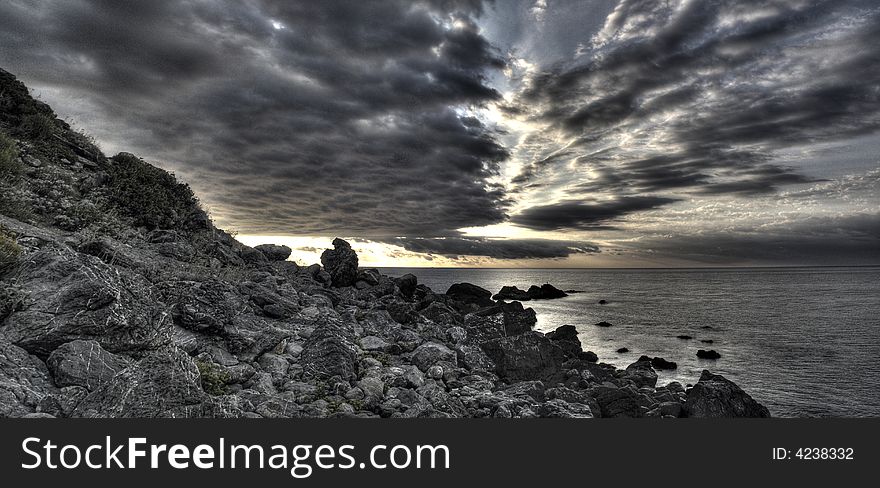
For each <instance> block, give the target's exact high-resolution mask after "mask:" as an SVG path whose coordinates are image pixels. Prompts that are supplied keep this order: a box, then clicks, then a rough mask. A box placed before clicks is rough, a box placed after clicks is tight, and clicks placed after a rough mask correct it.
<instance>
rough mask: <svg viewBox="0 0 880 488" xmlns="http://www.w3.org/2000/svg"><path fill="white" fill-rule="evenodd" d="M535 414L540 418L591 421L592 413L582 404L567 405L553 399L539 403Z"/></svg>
mask: <svg viewBox="0 0 880 488" xmlns="http://www.w3.org/2000/svg"><path fill="white" fill-rule="evenodd" d="M535 413H536V414H537V415H538V417H541V418H563V419H591V418H593V411H592V410H591V409H590V407H589V406H588V405H584V404H582V403H568V402H566V401H564V400H560V399H558V398H557V399H553V400H550V401H548V402H545V403H541V404H539V405H538V407H537V408H536V409H535Z"/></svg>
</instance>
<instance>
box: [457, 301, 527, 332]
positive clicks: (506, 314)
mask: <svg viewBox="0 0 880 488" xmlns="http://www.w3.org/2000/svg"><path fill="white" fill-rule="evenodd" d="M537 322H538V318H537V315H536V314H535V311H534V310H532V309H531V308H524V307H523V305H522V303H520V302H510V303H505V302H501V303H497V304H494V305H492V306H490V307H487V308H483V309H480V310H477V311H476V312H473V313H470V314H468V315H467V316H466V317H465V327H467V328H468V329H469V330H470V331H471V332H472V335H476V336H477V337H480V338H482V339H494V338H496V337H510V336H515V335H518V334H522V333H523V332H528V331H530V330H532V327H534V326H535V324H536V323H537Z"/></svg>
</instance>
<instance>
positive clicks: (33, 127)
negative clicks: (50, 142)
mask: <svg viewBox="0 0 880 488" xmlns="http://www.w3.org/2000/svg"><path fill="white" fill-rule="evenodd" d="M54 132H55V119H53V118H52V117H49V116H48V115H46V114H42V113H34V114H27V115H25V116H24V117H22V118H21V125H19V126H18V133H19V134H21V135H22V136H24V137H27V138H28V139H31V140H34V141H43V140H46V139H48V138H49V137H51V136H52V134H53V133H54Z"/></svg>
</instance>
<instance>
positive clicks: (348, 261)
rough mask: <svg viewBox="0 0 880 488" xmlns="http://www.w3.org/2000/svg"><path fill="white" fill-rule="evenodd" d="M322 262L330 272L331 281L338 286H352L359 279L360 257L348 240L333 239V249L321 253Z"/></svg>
mask: <svg viewBox="0 0 880 488" xmlns="http://www.w3.org/2000/svg"><path fill="white" fill-rule="evenodd" d="M321 264H323V265H324V269H325V270H326V271H327V272H328V273H330V283H331V284H332V285H333V286H335V287H337V288H340V287H343V286H352V285H354V283H355V281H357V275H358V257H357V253H355V252H354V250H352V248H351V245H349V243H348V242H346V241H344V240H342V239H340V238H338V237H337V238H336V239H333V249H327V250H325V251H324V252H323V253H322V254H321Z"/></svg>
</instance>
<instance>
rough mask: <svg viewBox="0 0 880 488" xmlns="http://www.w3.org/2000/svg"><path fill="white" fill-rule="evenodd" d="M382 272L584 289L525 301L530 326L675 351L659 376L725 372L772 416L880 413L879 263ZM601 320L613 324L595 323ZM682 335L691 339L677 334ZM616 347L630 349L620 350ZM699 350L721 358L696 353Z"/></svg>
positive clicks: (444, 284) (631, 356)
mask: <svg viewBox="0 0 880 488" xmlns="http://www.w3.org/2000/svg"><path fill="white" fill-rule="evenodd" d="M383 272H384V273H386V274H389V275H391V276H400V275H403V274H405V273H413V274H415V275H416V276H418V278H419V282H420V283H424V284H426V285H428V286H430V287H431V288H432V289H433V290H435V291H437V292H445V291H446V289H447V288H448V287H449V285H451V284H453V283H458V282H470V283H473V284H476V285H479V286H482V287H484V288H486V289H488V290H490V291H492V292H493V293H495V292H497V291H498V290H500V289H501V287H502V286H504V285H516V286H519V287H520V288H521V289H526V288H528V286H529V285H531V284H538V285H540V284H542V283H551V284H553V285H555V286H556V287H558V288H561V289H577V290H583V291H584V293H579V294H573V295H570V296H569V297H567V298H562V299H559V300H543V301H531V302H526V306H530V307H532V308H534V309H535V311H536V312H537V314H538V325H537V330H540V331H543V332H546V331H550V330H553V329H555V328H556V327H558V326H560V325H563V324H571V325H574V326H576V327H577V329H578V331H579V333H580V339H581V342H582V343H583V345H584V349H587V350H591V351H593V352H595V353H596V354H598V355H599V360H600V361H602V362H607V363H610V364H613V365H615V366H618V367H626V366H627V365H628V364H630V363H632V362H633V361H635V360H636V359H637V358H638V357H639V356H640V355H642V354H647V355H649V356H652V357H653V356H660V357H663V358H666V359H668V360H670V361H676V362H677V363H678V365H679V366H678V370H676V371H672V372H660V373H659V374H660V382H659V383H660V384H665V383H666V382H669V381H673V380H675V381H679V382H681V383H682V384H688V383H695V382H696V381H697V379H698V378H699V376H700V372H701V371H702V370H703V369H709V370H711V371H713V372H715V373H720V374H723V375H725V376H726V377H728V378H730V379H731V380H733V381H735V382H736V383H737V384H739V385H740V386H741V387H742V388H743V389H745V390H746V391H748V392H749V393H750V394H751V395H752V396H753V397H755V398H756V399H757V400H758V401H760V402H761V403H763V404H764V405H766V406H767V407H768V408H769V409H770V411H771V413H772V414H773V415H774V416H780V417H828V416H832V417H880V386H878V385H880V267H860V268H824V267H822V268H820V267H814V268H739V269H674V270H671V269H663V270H660V269H642V270H611V269H439V268H418V269H404V268H387V269H384V270H383ZM600 299H605V300H607V301H608V304H607V305H599V304H598V301H599V300H600ZM601 320H606V321H608V322H611V323H612V324H614V326H613V327H608V328H602V327H596V326H595V325H593V324H595V323H596V322H599V321H601ZM705 326H708V327H711V328H704V327H705ZM682 334H684V335H690V336H693V339H691V340H682V339H678V338H676V336H677V335H682ZM702 339H707V340H713V341H714V343H713V344H704V343H702V342H700V340H702ZM621 347H626V348H629V350H630V352H628V353H625V354H618V353H617V352H616V351H617V349H618V348H621ZM697 349H715V350H716V351H718V352H719V353H721V359H719V360H717V361H706V360H701V359H697V357H696V351H697Z"/></svg>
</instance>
